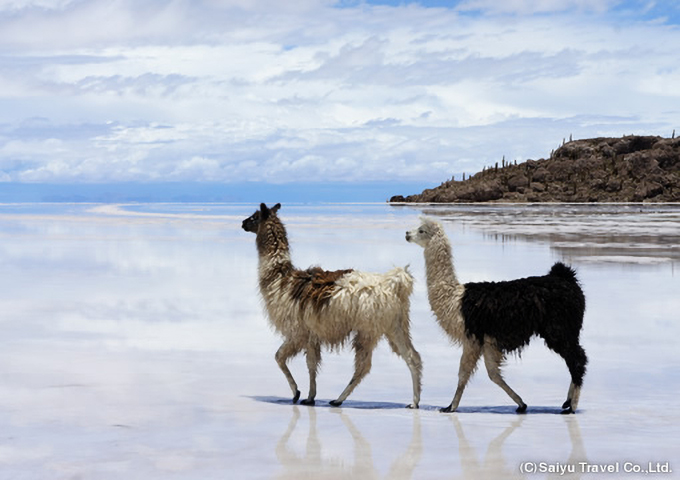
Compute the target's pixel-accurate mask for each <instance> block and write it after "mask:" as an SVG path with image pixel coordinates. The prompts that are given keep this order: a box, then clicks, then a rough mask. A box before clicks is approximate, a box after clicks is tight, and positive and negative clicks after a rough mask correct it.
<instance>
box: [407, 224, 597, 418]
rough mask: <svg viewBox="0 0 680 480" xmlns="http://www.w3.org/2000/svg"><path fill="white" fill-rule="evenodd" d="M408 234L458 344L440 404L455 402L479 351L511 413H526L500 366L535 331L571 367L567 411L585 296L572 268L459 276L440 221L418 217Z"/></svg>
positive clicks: (578, 372)
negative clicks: (499, 276) (474, 279)
mask: <svg viewBox="0 0 680 480" xmlns="http://www.w3.org/2000/svg"><path fill="white" fill-rule="evenodd" d="M406 240H407V241H409V242H413V243H416V244H418V245H420V246H422V247H423V248H424V251H425V252H424V253H425V268H426V276H427V292H428V298H429V301H430V307H431V308H432V311H433V312H434V314H435V316H436V318H437V321H438V323H439V325H440V326H441V327H442V329H444V331H445V332H446V333H447V335H448V336H449V337H450V338H451V339H452V340H453V341H454V342H455V343H457V344H460V345H462V347H463V354H462V356H461V359H460V368H459V372H458V388H457V389H456V393H455V395H454V397H453V400H452V401H451V404H450V405H449V406H448V407H446V408H443V409H441V411H442V412H454V411H455V410H456V409H457V408H458V405H459V403H460V399H461V397H462V395H463V390H465V385H466V384H467V382H468V380H469V379H470V377H471V376H472V374H473V373H474V371H475V369H476V367H477V363H478V361H479V358H480V357H481V356H482V355H483V356H484V365H485V366H486V370H487V372H488V374H489V378H490V379H491V380H492V381H493V382H494V383H496V384H497V385H498V386H500V387H501V388H502V389H503V390H504V391H505V392H506V393H507V394H508V395H509V396H510V398H512V399H513V400H514V401H515V403H517V405H518V407H517V413H524V412H525V411H526V409H527V405H526V403H524V401H523V400H522V398H521V397H520V396H519V395H517V393H515V391H514V390H513V389H512V388H510V387H509V386H508V384H507V383H505V380H503V376H502V374H501V366H502V364H503V362H504V360H505V356H506V355H507V354H508V353H510V352H516V353H519V352H520V351H521V349H522V348H524V347H525V346H527V345H528V344H529V341H530V340H531V338H532V337H533V336H534V335H538V336H540V337H542V338H543V339H544V340H545V343H546V345H547V346H548V348H550V349H551V350H553V351H554V352H556V353H558V354H559V355H560V356H561V357H562V358H563V359H564V361H565V362H566V364H567V367H568V368H569V373H570V374H571V384H570V386H569V391H568V394H567V400H566V402H564V404H563V405H562V409H563V412H562V413H573V412H574V411H575V410H576V408H577V407H578V401H579V396H580V392H581V384H582V383H583V376H584V375H585V372H586V364H587V362H588V359H587V357H586V353H585V351H584V350H583V348H582V347H581V345H580V343H579V336H580V331H581V327H582V324H583V314H584V312H585V306H586V303H585V297H584V295H583V292H582V291H581V288H580V286H579V283H578V280H577V279H576V273H575V272H574V270H572V269H571V268H570V267H567V266H566V265H564V264H562V263H560V262H557V263H555V264H554V265H553V267H552V268H551V270H550V272H549V273H548V275H545V276H542V277H528V278H521V279H517V280H511V281H505V282H479V283H465V284H462V283H460V282H459V281H458V279H457V277H456V272H455V269H454V267H453V259H452V256H451V245H450V243H449V240H448V238H447V236H446V233H445V232H444V229H443V227H442V225H441V224H440V223H438V222H436V221H433V220H430V219H422V223H421V225H420V226H419V227H418V228H415V229H413V230H411V231H409V232H406Z"/></svg>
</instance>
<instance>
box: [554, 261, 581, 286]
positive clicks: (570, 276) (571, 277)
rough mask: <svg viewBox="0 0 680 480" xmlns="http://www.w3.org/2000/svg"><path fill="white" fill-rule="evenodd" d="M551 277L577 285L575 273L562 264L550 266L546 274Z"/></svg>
mask: <svg viewBox="0 0 680 480" xmlns="http://www.w3.org/2000/svg"><path fill="white" fill-rule="evenodd" d="M548 275H550V276H551V277H559V278H563V279H564V280H568V281H570V282H574V283H578V279H577V278H576V271H575V270H574V269H573V268H571V267H570V266H567V265H565V264H564V263H562V262H557V263H555V265H553V266H552V268H551V269H550V272H549V273H548Z"/></svg>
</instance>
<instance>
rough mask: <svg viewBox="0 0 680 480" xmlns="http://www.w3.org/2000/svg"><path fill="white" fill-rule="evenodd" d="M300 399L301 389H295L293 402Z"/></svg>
mask: <svg viewBox="0 0 680 480" xmlns="http://www.w3.org/2000/svg"><path fill="white" fill-rule="evenodd" d="M298 400H300V390H295V396H294V397H293V403H297V401H298Z"/></svg>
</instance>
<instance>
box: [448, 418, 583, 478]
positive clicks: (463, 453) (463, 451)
mask: <svg viewBox="0 0 680 480" xmlns="http://www.w3.org/2000/svg"><path fill="white" fill-rule="evenodd" d="M526 418H527V417H526V416H519V417H518V418H517V419H516V420H514V421H513V422H512V423H511V424H510V425H509V426H508V427H507V428H505V429H504V430H503V431H502V432H501V433H500V434H499V435H498V436H497V437H495V438H494V439H493V440H491V441H490V442H489V446H488V447H487V449H486V452H485V454H484V457H483V459H482V460H481V461H480V460H478V458H479V456H478V455H477V452H476V451H475V448H474V447H473V446H472V445H470V443H469V442H468V439H467V437H466V435H465V431H464V430H463V426H462V425H461V422H460V420H459V419H458V417H457V416H452V417H451V421H452V422H453V424H454V428H455V430H456V437H457V438H458V453H459V455H460V465H461V469H462V471H463V474H462V476H461V477H460V478H464V479H485V478H504V479H524V478H529V477H530V476H531V475H523V474H522V473H521V472H520V469H519V462H521V461H527V460H532V459H529V458H524V459H515V460H514V461H512V462H507V461H506V460H505V457H504V455H503V444H504V443H505V441H506V440H507V439H508V437H510V435H512V433H513V432H515V430H517V429H519V427H520V426H521V425H522V424H523V423H524V421H525V420H526ZM564 421H565V423H566V426H567V431H568V433H569V440H570V443H571V453H570V455H569V458H568V459H566V461H565V460H562V459H560V463H561V464H562V465H578V463H579V462H587V459H586V454H585V447H584V445H583V439H582V438H581V431H580V429H579V425H578V420H577V419H576V418H574V417H569V418H567V417H564ZM547 478H569V479H578V478H581V476H580V475H579V474H574V475H566V476H564V475H555V476H552V475H549V476H548V477H547Z"/></svg>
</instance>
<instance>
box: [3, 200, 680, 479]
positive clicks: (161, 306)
mask: <svg viewBox="0 0 680 480" xmlns="http://www.w3.org/2000/svg"><path fill="white" fill-rule="evenodd" d="M255 208H256V206H255V205H191V204H185V205H171V204H167V205H130V206H111V205H106V206H102V205H40V204H35V205H31V204H25V205H0V265H2V275H0V306H1V307H2V314H1V315H0V342H1V345H2V348H1V349H0V478H2V479H5V478H7V479H35V478H50V479H88V480H89V479H117V478H125V479H126V480H127V479H145V480H148V479H156V478H158V479H175V478H177V479H201V480H204V479H213V478H215V479H217V478H219V479H222V478H296V479H299V478H329V479H330V478H361V479H364V478H414V479H416V478H417V479H421V478H428V479H429V478H435V479H438V478H442V479H444V478H446V479H448V478H475V479H479V478H555V477H558V476H559V477H562V475H560V473H559V469H560V468H563V467H564V468H566V467H569V466H575V468H576V471H575V472H574V473H573V474H569V475H566V477H567V478H597V475H596V474H595V473H588V472H587V471H586V472H584V471H582V469H583V468H591V466H593V465H601V466H603V467H607V466H610V465H611V466H618V468H619V469H620V470H619V473H618V474H616V475H615V476H614V477H611V478H642V477H643V475H642V474H641V473H640V474H634V473H627V472H625V471H624V468H629V469H635V468H644V469H647V468H649V464H650V462H652V466H655V465H657V463H659V464H661V465H662V466H663V465H664V464H665V463H666V462H668V464H669V466H670V469H672V470H673V472H672V473H664V472H659V473H656V474H654V476H653V477H652V478H655V477H658V478H671V477H677V476H680V473H679V472H680V458H679V457H678V454H677V450H678V448H677V446H678V445H680V429H678V425H679V424H680V414H679V413H678V411H677V408H676V407H677V398H678V397H679V395H680V349H678V335H679V334H680V324H679V323H678V312H679V311H680V295H678V292H680V272H679V271H678V267H679V263H678V260H679V254H678V252H680V207H677V206H655V207H647V206H624V207H620V206H606V207H594V208H593V207H590V206H549V207H548V206H541V207H538V208H537V207H533V208H532V207H529V206H495V207H493V208H484V207H478V206H458V207H437V208H434V207H418V206H412V207H390V206H387V205H318V206H303V205H284V206H283V208H282V210H281V212H280V217H281V218H282V220H283V221H284V222H285V223H286V225H287V226H288V231H289V237H290V240H291V244H292V254H293V261H294V262H295V263H296V264H297V265H298V266H300V267H306V266H308V265H312V264H319V265H321V266H323V267H324V268H327V269H340V268H347V267H352V268H357V269H363V270H369V271H385V270H388V269H390V268H392V267H393V266H395V265H406V264H410V269H411V271H412V273H413V274H414V276H415V278H416V280H417V282H416V287H415V292H414V296H413V299H412V312H411V314H412V315H411V316H412V324H413V326H412V333H413V337H414V338H413V341H414V345H415V347H416V348H417V349H418V350H419V351H420V353H421V355H422V357H423V363H424V372H423V395H422V404H421V409H420V410H418V411H411V410H407V409H405V408H404V407H405V405H406V404H407V403H408V402H409V401H410V395H411V387H410V375H409V372H408V369H407V368H406V366H405V365H404V363H403V361H401V360H400V359H398V358H397V357H396V356H394V355H393V354H392V353H391V351H390V350H389V348H388V347H387V345H386V344H383V343H381V344H380V346H379V347H378V349H376V352H375V356H374V362H373V369H372V371H371V373H370V374H369V376H368V377H367V378H366V379H365V380H364V382H363V383H362V384H361V385H360V386H359V388H358V389H357V390H356V391H355V392H354V393H353V395H352V396H351V397H350V398H349V400H348V401H347V402H346V403H345V404H343V406H342V408H339V409H334V408H330V407H328V406H327V403H326V402H327V401H328V400H330V399H333V398H335V397H336V396H337V395H338V393H339V392H340V391H341V390H342V389H343V388H344V386H345V385H346V383H347V381H348V380H349V377H350V376H351V373H352V364H353V358H352V355H351V352H350V351H349V350H345V351H344V352H342V353H340V354H336V353H325V354H324V357H323V358H324V359H323V367H322V371H321V374H320V376H319V389H318V390H319V396H318V399H319V401H318V402H317V404H318V405H317V407H314V408H308V407H302V406H294V405H291V404H290V402H289V400H290V399H289V389H288V385H287V383H286V381H285V379H284V377H283V375H282V374H281V372H280V371H279V369H278V367H277V366H276V363H275V362H274V358H273V356H274V352H275V351H276V349H277V348H278V345H279V343H280V340H279V339H278V337H277V336H276V335H275V334H274V333H273V332H272V331H271V329H270V328H269V327H268V325H267V322H266V320H265V318H264V315H263V311H262V308H261V305H260V301H259V297H258V293H257V255H256V252H255V245H254V236H253V235H252V234H249V233H246V232H244V231H243V230H241V228H240V226H241V220H242V219H243V218H245V217H246V216H248V215H250V214H251V213H252V211H253V210H254V209H255ZM423 211H425V213H427V214H429V215H433V216H437V217H439V218H440V219H441V220H442V221H444V223H445V226H446V229H447V232H448V233H449V235H450V237H451V241H452V244H453V250H454V257H455V260H456V268H457V272H458V275H459V278H460V279H461V280H462V281H479V280H503V279H511V278H516V277H520V276H527V275H537V274H543V273H545V272H547V271H548V269H549V268H550V266H551V265H552V263H553V262H554V261H557V260H566V261H568V262H570V263H572V264H573V265H574V266H575V267H576V268H577V270H578V275H579V278H580V279H581V282H582V284H583V289H584V291H585V293H586V297H587V311H586V317H585V327H584V331H583V333H582V340H583V345H584V347H585V349H586V351H587V353H588V356H589V358H590V364H589V370H588V373H587V375H586V378H585V383H584V389H583V394H582V397H581V402H580V410H579V412H578V414H576V415H571V416H562V415H558V412H559V411H560V408H559V407H560V406H561V404H562V402H563V401H564V398H565V396H566V391H567V387H568V385H569V376H568V372H567V370H566V367H565V366H564V363H563V362H562V360H561V359H560V358H559V357H558V356H557V355H555V354H553V353H551V352H550V351H548V350H547V349H546V348H545V346H544V345H543V344H542V342H541V341H539V340H536V341H534V343H532V345H531V346H530V347H529V348H527V349H526V350H525V351H524V352H523V354H522V356H521V358H515V357H511V358H509V359H508V365H507V367H506V368H505V370H504V371H505V375H506V379H507V381H508V383H509V384H510V385H511V386H512V387H513V388H514V389H515V390H516V391H517V392H518V393H519V394H520V395H522V397H523V398H524V400H525V401H526V402H527V403H528V405H529V410H528V413H527V415H516V414H515V413H514V406H513V404H512V403H511V401H510V399H509V398H507V396H506V395H505V394H504V393H503V392H502V391H501V390H500V389H499V388H498V387H497V386H495V385H494V384H492V383H491V382H490V381H489V380H488V378H486V374H485V373H484V372H483V371H481V372H478V373H477V375H476V376H475V377H474V378H473V380H472V381H471V383H470V385H469V386H468V388H467V389H466V391H465V395H464V396H463V400H462V402H461V408H460V411H459V412H458V413H455V414H441V413H439V412H438V411H437V407H441V406H445V405H448V404H449V402H450V400H451V397H452V396H453V391H454V389H455V384H456V375H457V370H458V360H459V357H460V349H459V348H457V347H452V346H451V345H450V344H449V342H448V340H447V339H446V338H445V337H444V335H443V334H442V333H441V332H440V330H439V328H438V327H437V325H436V323H435V321H434V319H433V318H432V315H431V314H430V311H429V306H428V304H427V296H426V286H425V277H424V261H423V258H422V249H420V248H419V247H416V246H414V245H410V244H408V243H406V242H405V240H404V232H405V230H406V229H407V228H411V227H413V226H414V225H415V224H417V222H418V216H419V215H420V214H422V213H423ZM291 369H292V371H293V374H294V375H295V377H296V379H297V381H298V383H299V384H300V386H301V387H302V390H303V395H304V394H305V390H306V385H307V374H306V366H305V363H304V358H303V357H298V358H296V359H295V360H293V361H292V362H291ZM532 465H533V466H535V467H536V469H543V470H546V471H539V472H536V473H532V472H531V470H532ZM591 472H592V470H591ZM644 477H645V478H650V477H649V476H644Z"/></svg>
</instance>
